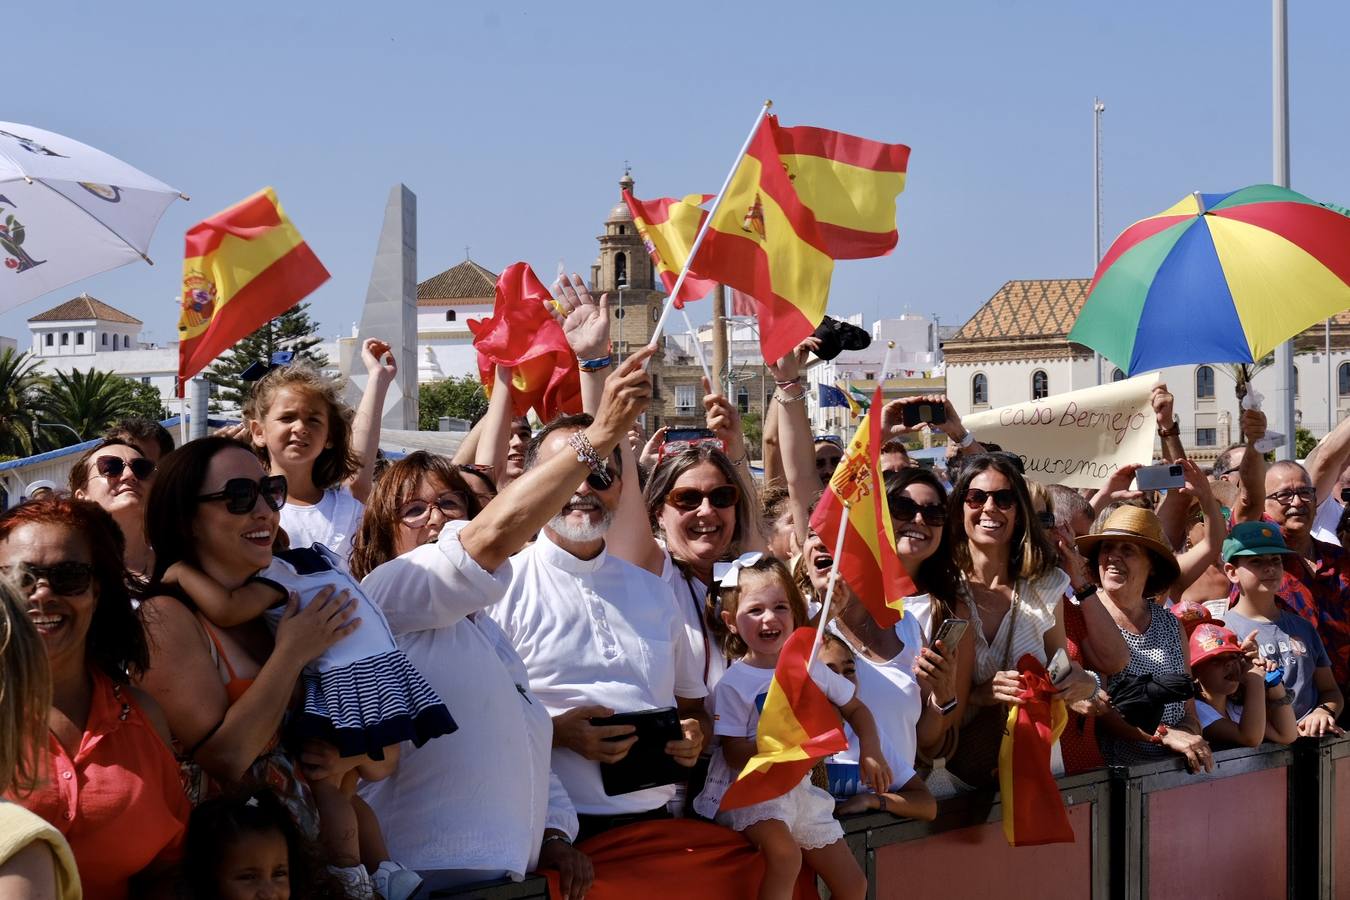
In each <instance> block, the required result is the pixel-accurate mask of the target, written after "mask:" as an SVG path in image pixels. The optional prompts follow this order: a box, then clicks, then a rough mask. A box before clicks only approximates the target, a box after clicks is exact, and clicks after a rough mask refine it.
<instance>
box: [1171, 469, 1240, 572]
mask: <svg viewBox="0 0 1350 900" xmlns="http://www.w3.org/2000/svg"><path fill="white" fill-rule="evenodd" d="M1181 465H1182V467H1183V468H1184V469H1185V472H1186V486H1185V487H1182V488H1180V489H1178V490H1175V491H1168V492H1167V500H1164V501H1163V505H1164V506H1165V505H1167V502H1168V501H1170V500H1171V499H1172V496H1173V495H1174V494H1175V495H1177V498H1178V500H1177V504H1176V505H1177V506H1180V507H1182V508H1185V506H1186V505H1187V504H1186V502H1185V500H1186V498H1194V499H1196V500H1198V501H1199V502H1200V509H1201V511H1202V512H1203V513H1204V515H1205V534H1204V537H1202V538H1201V539H1200V540H1199V541H1197V542H1196V543H1195V545H1194V546H1192V547H1191V548H1190V549H1189V550H1186V551H1184V552H1182V553H1178V554H1177V566H1178V567H1179V568H1180V570H1181V574H1180V576H1179V577H1178V578H1177V580H1176V582H1175V583H1174V584H1173V586H1172V596H1173V597H1180V596H1181V595H1182V594H1183V593H1184V592H1185V590H1186V588H1188V587H1190V586H1191V585H1192V584H1194V583H1195V580H1196V579H1197V578H1199V577H1200V576H1201V575H1203V574H1205V571H1206V570H1207V569H1208V568H1209V567H1210V566H1211V565H1214V564H1215V563H1216V562H1218V560H1219V550H1220V548H1222V547H1223V539H1224V538H1225V537H1227V534H1228V529H1227V523H1225V522H1224V519H1223V507H1221V506H1220V505H1219V501H1218V498H1216V497H1215V496H1214V491H1212V490H1211V489H1210V487H1209V479H1208V478H1206V477H1205V475H1204V473H1203V472H1201V471H1200V467H1199V466H1197V465H1196V464H1195V463H1193V462H1191V461H1190V460H1189V459H1183V460H1182V461H1181ZM1161 517H1162V510H1159V518H1161Z"/></svg>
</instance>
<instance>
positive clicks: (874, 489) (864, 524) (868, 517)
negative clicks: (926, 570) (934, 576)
mask: <svg viewBox="0 0 1350 900" xmlns="http://www.w3.org/2000/svg"><path fill="white" fill-rule="evenodd" d="M884 405H885V402H884V401H883V400H882V397H881V386H880V385H877V388H876V390H875V391H874V392H873V394H872V406H871V410H870V411H869V412H868V414H867V415H865V416H863V420H862V421H861V422H859V423H858V428H857V430H856V431H855V432H854V433H853V440H852V441H850V442H849V445H848V449H847V450H846V451H845V452H844V458H843V460H841V461H840V463H839V467H838V468H836V469H835V470H834V477H832V478H831V479H830V484H829V488H828V489H827V490H826V491H825V493H824V494H822V495H821V498H820V502H819V503H817V504H816V511H815V513H813V514H812V516H811V527H812V528H813V529H815V532H816V534H818V535H820V539H821V540H822V541H824V542H825V546H826V547H834V546H835V545H836V541H838V539H839V527H840V521H841V519H844V516H843V513H844V510H845V509H847V510H848V517H847V519H844V528H845V529H846V533H845V536H844V552H843V554H842V555H841V556H840V557H839V559H836V560H835V561H834V565H835V567H836V568H837V569H838V570H839V577H841V578H843V579H844V581H845V583H847V584H848V586H849V588H850V589H852V591H853V593H855V594H857V595H858V599H860V600H862V602H863V605H864V606H866V607H867V611H868V612H870V613H871V614H872V618H873V619H875V620H876V623H877V624H878V625H880V626H882V627H883V628H891V627H893V626H894V625H895V624H896V623H897V622H899V621H900V617H901V616H902V615H904V611H905V598H906V597H908V596H910V595H911V594H914V593H915V588H914V581H913V579H911V578H910V577H909V573H908V572H906V571H905V564H904V563H902V562H901V561H900V555H899V554H898V553H896V550H895V528H894V526H893V525H892V524H891V509H890V506H889V505H888V504H887V502H886V482H885V480H884V479H883V477H882V474H881V469H880V464H879V460H880V453H881V445H882V444H883V443H885V441H884V440H883V438H882V434H881V408H882V406H884ZM873 412H875V413H876V414H875V415H873Z"/></svg>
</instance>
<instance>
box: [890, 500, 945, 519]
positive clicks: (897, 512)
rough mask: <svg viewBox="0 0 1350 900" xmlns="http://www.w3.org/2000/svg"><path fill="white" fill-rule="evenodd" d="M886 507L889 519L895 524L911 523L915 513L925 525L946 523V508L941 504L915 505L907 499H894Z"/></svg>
mask: <svg viewBox="0 0 1350 900" xmlns="http://www.w3.org/2000/svg"><path fill="white" fill-rule="evenodd" d="M888 505H889V506H890V508H891V518H892V519H894V520H895V521H897V522H913V521H914V514H915V513H918V514H919V515H920V516H921V517H922V518H923V524H925V525H941V524H943V523H945V522H946V521H947V507H945V506H943V505H942V504H941V503H916V502H915V501H913V500H911V499H910V498H908V497H896V498H894V499H893V500H891V501H890V503H889V504H888Z"/></svg>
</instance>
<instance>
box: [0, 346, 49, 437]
mask: <svg viewBox="0 0 1350 900" xmlns="http://www.w3.org/2000/svg"><path fill="white" fill-rule="evenodd" d="M44 383H45V379H43V377H42V376H41V375H39V374H38V372H37V360H35V359H33V357H32V356H31V355H30V354H29V353H26V352H25V353H19V352H18V351H16V350H14V348H12V347H6V348H5V349H4V350H0V454H3V455H5V456H11V457H13V456H28V455H30V454H31V453H32V452H33V423H34V422H35V421H36V418H35V416H34V413H35V410H36V409H37V406H38V398H39V395H40V392H41V389H42V386H43V384H44Z"/></svg>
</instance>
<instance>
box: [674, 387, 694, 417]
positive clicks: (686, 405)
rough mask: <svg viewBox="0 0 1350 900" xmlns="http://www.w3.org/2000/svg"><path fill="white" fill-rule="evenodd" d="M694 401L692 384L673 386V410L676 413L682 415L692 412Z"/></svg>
mask: <svg viewBox="0 0 1350 900" xmlns="http://www.w3.org/2000/svg"><path fill="white" fill-rule="evenodd" d="M696 399H697V398H695V396H694V386H693V385H692V384H677V385H675V409H676V410H677V411H679V412H682V413H683V412H693V410H694V403H695V402H696Z"/></svg>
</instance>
